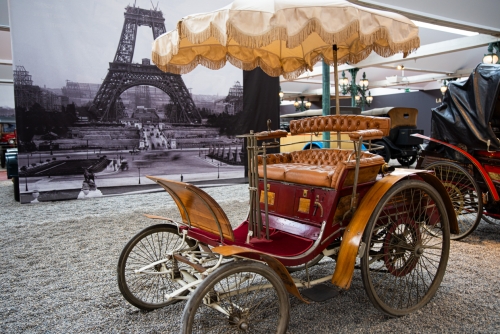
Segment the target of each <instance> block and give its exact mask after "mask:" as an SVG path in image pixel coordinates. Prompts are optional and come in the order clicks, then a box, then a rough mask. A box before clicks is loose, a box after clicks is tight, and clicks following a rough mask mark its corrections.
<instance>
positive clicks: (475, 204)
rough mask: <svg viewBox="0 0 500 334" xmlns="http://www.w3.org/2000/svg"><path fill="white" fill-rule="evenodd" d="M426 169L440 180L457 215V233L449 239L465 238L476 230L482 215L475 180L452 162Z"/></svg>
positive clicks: (481, 203) (478, 191)
mask: <svg viewBox="0 0 500 334" xmlns="http://www.w3.org/2000/svg"><path fill="white" fill-rule="evenodd" d="M426 169H427V170H432V171H434V172H435V174H436V177H437V178H438V179H440V180H441V182H442V183H443V185H444V187H445V188H446V191H447V192H448V195H450V199H451V202H452V203H453V209H454V210H455V213H456V214H457V222H458V229H459V232H458V233H457V234H451V237H450V238H451V239H452V240H460V239H463V238H465V237H466V236H468V235H469V234H471V233H472V232H473V231H474V230H475V229H476V227H477V225H478V224H479V222H480V221H481V216H482V213H483V201H482V198H481V197H482V196H481V190H480V189H479V186H478V185H477V182H476V180H474V178H473V177H472V176H471V174H470V173H469V172H468V171H467V170H466V169H465V168H463V167H462V166H459V165H457V164H455V163H453V162H447V161H442V162H436V163H433V164H430V165H429V166H427V168H426Z"/></svg>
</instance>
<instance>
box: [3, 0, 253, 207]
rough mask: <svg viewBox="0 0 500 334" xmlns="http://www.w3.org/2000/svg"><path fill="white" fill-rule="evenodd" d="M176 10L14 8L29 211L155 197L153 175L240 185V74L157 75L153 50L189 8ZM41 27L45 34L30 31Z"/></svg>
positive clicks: (144, 6) (143, 3) (97, 5)
mask: <svg viewBox="0 0 500 334" xmlns="http://www.w3.org/2000/svg"><path fill="white" fill-rule="evenodd" d="M219 2H221V4H220V6H221V7H222V6H224V5H226V3H225V2H224V1H219ZM211 6H212V7H213V4H212V5H211ZM170 7H171V6H170V5H169V4H167V3H165V2H161V1H160V2H157V3H156V4H155V3H153V2H152V1H149V0H134V1H133V2H132V3H130V2H129V1H128V0H127V1H125V0H123V1H113V2H112V1H98V0H88V1H84V2H77V1H68V2H64V3H60V2H59V1H56V0H49V1H45V2H44V3H43V4H41V3H38V2H37V3H35V4H33V3H32V2H30V1H28V0H20V1H16V2H15V3H14V2H13V3H12V4H11V8H10V10H11V16H12V44H13V48H12V49H13V65H14V66H13V68H14V97H15V113H16V119H17V131H18V141H19V145H18V146H19V154H18V164H19V180H20V186H19V188H20V193H21V202H22V203H31V202H32V201H33V200H36V202H43V201H55V200H67V199H85V198H89V197H101V196H108V195H118V194H124V193H129V192H130V193H133V192H136V191H138V190H139V189H140V190H141V191H153V190H154V189H156V188H157V185H156V184H154V183H153V182H152V181H150V180H149V179H147V178H146V175H158V176H165V177H168V178H170V179H174V180H175V179H177V180H179V181H180V180H184V181H185V182H193V183H196V182H200V183H206V182H208V183H210V182H215V183H221V182H223V183H229V184H231V183H236V182H241V180H242V178H243V176H244V167H243V161H244V157H243V155H244V152H243V141H242V139H241V138H237V137H236V135H238V134H240V133H238V132H237V131H238V129H239V128H240V127H241V126H240V125H239V124H238V121H239V120H240V119H241V117H239V116H238V115H239V113H241V112H242V110H243V86H242V84H241V82H242V76H243V74H242V71H241V70H239V69H237V68H235V67H232V66H227V67H226V68H225V69H224V70H220V71H212V70H209V69H206V68H203V69H200V70H196V71H193V72H192V73H190V74H189V75H178V74H171V73H166V72H162V71H161V70H160V69H159V68H157V67H156V66H155V65H154V64H153V63H152V62H151V60H150V58H151V45H152V41H153V40H154V39H156V38H157V37H159V36H160V35H162V34H164V33H166V32H167V31H168V30H172V29H174V28H175V25H176V21H175V20H176V19H178V18H179V17H180V16H182V15H185V14H187V13H188V11H189V10H190V9H188V8H185V9H183V10H185V11H186V13H185V14H183V13H182V12H179V10H178V9H175V8H174V9H172V8H170ZM174 7H175V6H174ZM35 13H43V15H35ZM179 13H180V14H181V15H179ZM170 15H171V16H170ZM23 22H26V24H24V25H23ZM28 22H30V24H29V25H28V24H27V23H28ZM34 25H35V26H37V27H40V29H38V30H37V31H33V30H32V29H28V28H27V27H28V26H31V27H32V26H34ZM37 35H38V36H39V37H38V38H37V37H36V36H37ZM27 40H29V41H31V43H30V44H29V45H28V44H27V43H26V41H27ZM42 41H43V42H42ZM34 51H36V52H34ZM35 53H36V57H35V56H34V54H35ZM35 196H36V198H35Z"/></svg>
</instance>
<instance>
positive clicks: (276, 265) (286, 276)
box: [212, 246, 309, 304]
mask: <svg viewBox="0 0 500 334" xmlns="http://www.w3.org/2000/svg"><path fill="white" fill-rule="evenodd" d="M212 252H214V253H217V254H221V255H223V256H233V255H239V256H243V257H246V256H245V255H250V254H253V255H254V256H249V259H254V258H255V257H256V256H257V257H258V258H259V259H260V260H262V261H265V262H266V263H267V264H268V265H269V267H270V268H271V269H273V270H274V271H275V272H276V274H278V276H279V277H280V278H281V280H282V281H283V284H284V285H285V288H286V290H287V291H288V292H289V293H291V294H292V295H294V296H295V297H297V298H298V299H300V300H301V301H303V302H304V303H307V304H309V302H308V301H306V300H305V299H304V298H302V295H301V294H300V292H299V289H297V286H296V285H295V283H294V282H293V279H292V277H291V276H290V273H289V272H288V270H287V269H286V268H285V266H284V265H283V264H282V263H281V262H280V261H278V260H276V259H275V258H274V257H272V256H270V255H268V254H265V253H261V252H259V251H255V250H253V249H249V248H245V247H240V246H219V247H214V248H212Z"/></svg>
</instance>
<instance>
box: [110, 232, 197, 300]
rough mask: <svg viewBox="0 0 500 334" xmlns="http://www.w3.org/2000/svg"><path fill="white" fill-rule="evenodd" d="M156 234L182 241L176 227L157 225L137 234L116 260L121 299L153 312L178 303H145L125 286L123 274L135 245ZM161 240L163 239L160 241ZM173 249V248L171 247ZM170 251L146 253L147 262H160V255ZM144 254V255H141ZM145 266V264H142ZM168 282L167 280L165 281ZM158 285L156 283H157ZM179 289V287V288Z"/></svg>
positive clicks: (191, 244) (188, 242) (190, 243)
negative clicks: (166, 234)
mask: <svg viewBox="0 0 500 334" xmlns="http://www.w3.org/2000/svg"><path fill="white" fill-rule="evenodd" d="M155 233H156V234H158V233H171V234H174V235H175V236H178V237H179V241H181V240H182V237H181V236H180V235H179V234H178V231H177V227H176V226H173V225H168V224H158V225H153V226H149V227H147V228H145V229H143V230H142V231H140V232H139V233H137V234H136V235H135V236H134V237H133V238H132V239H130V241H129V242H128V243H127V244H126V245H125V247H124V248H123V250H122V252H121V254H120V258H119V259H118V267H117V274H118V287H119V289H120V292H121V293H122V295H123V297H124V298H125V299H126V300H127V301H128V302H129V303H130V304H132V305H134V306H135V307H137V308H140V309H142V310H154V309H157V308H160V307H164V306H166V305H170V304H173V303H176V302H178V301H179V300H172V301H167V302H159V303H152V302H148V301H145V300H143V299H141V298H139V297H138V296H136V295H135V294H134V293H133V292H132V291H131V289H130V287H129V285H128V284H127V280H126V274H125V269H126V264H127V260H128V258H129V255H130V253H131V252H132V251H133V250H134V248H135V247H136V245H137V244H138V243H139V242H140V241H142V240H143V239H144V238H147V237H150V236H151V235H153V234H155ZM162 240H163V239H162ZM186 243H187V244H188V245H189V246H190V247H192V246H194V245H195V244H196V242H195V241H194V240H191V239H186ZM172 248H173V247H172ZM171 250H172V249H165V250H163V251H162V252H161V253H160V254H156V252H154V253H155V254H152V253H151V252H148V255H149V256H150V257H152V258H151V259H150V260H149V261H150V262H154V261H157V260H160V259H161V258H163V256H161V255H162V254H165V253H166V252H167V251H171ZM143 254H144V253H143ZM143 265H146V264H143ZM167 280H168V281H170V280H169V279H167ZM157 283H158V282H157ZM179 288H180V286H179ZM186 294H188V291H186V293H185V295H186Z"/></svg>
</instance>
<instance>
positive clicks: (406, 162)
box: [396, 155, 417, 167]
mask: <svg viewBox="0 0 500 334" xmlns="http://www.w3.org/2000/svg"><path fill="white" fill-rule="evenodd" d="M396 159H397V160H398V162H399V163H400V164H401V166H408V167H410V166H411V165H413V164H414V163H415V161H417V156H416V155H411V156H405V157H399V158H396Z"/></svg>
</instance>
